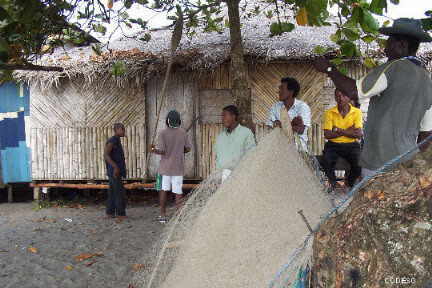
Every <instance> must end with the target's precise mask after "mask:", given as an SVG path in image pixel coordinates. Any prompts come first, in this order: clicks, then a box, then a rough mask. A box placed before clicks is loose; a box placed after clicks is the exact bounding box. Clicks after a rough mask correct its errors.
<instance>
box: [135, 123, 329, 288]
mask: <svg viewBox="0 0 432 288" xmlns="http://www.w3.org/2000/svg"><path fill="white" fill-rule="evenodd" d="M289 139H293V137H292V132H291V131H289V130H285V131H283V130H281V129H275V130H273V131H272V132H271V133H269V134H268V135H267V136H265V137H264V138H263V139H262V140H261V142H260V143H259V145H258V146H257V147H256V148H255V149H254V150H252V151H250V152H249V153H248V154H247V155H246V156H245V157H244V158H243V159H242V161H241V162H240V164H239V165H238V167H237V168H236V169H235V170H234V171H233V173H232V174H231V176H230V178H229V179H228V180H227V181H226V182H224V183H223V185H221V183H220V181H221V180H220V179H221V173H215V174H212V175H210V177H208V179H206V180H205V181H204V182H203V183H202V184H201V185H200V186H199V187H198V188H197V189H196V190H195V191H193V193H192V194H191V196H190V197H189V199H188V200H187V201H186V203H185V206H184V207H183V209H181V210H180V211H179V212H178V213H177V214H176V216H175V217H174V218H173V219H172V220H171V221H170V223H169V225H168V226H167V227H166V233H165V235H164V237H163V238H162V240H161V241H160V242H159V243H158V244H157V246H156V247H155V255H157V257H155V258H154V260H153V261H152V263H149V264H150V265H148V270H147V271H141V272H140V273H138V274H136V275H135V279H134V283H135V285H136V287H145V288H153V287H154V288H156V287H157V288H168V287H176V288H202V287H211V288H222V287H223V288H226V287H248V288H250V287H269V286H270V287H296V288H298V287H307V286H301V285H306V284H305V283H306V282H305V281H306V279H307V278H308V277H309V276H308V275H310V273H309V272H308V271H309V270H310V260H311V259H310V258H311V254H312V252H311V251H312V250H311V245H312V243H311V242H312V241H310V237H309V238H308V239H309V240H305V236H307V235H308V234H309V230H308V227H307V225H308V224H309V225H311V226H312V227H314V226H315V225H317V223H319V221H320V219H321V218H320V217H321V215H324V214H325V213H326V212H328V211H329V210H330V209H331V204H330V201H329V199H328V195H327V194H326V193H325V192H324V191H323V190H324V189H323V185H321V184H320V181H319V178H318V177H317V174H316V173H315V171H313V169H311V167H310V166H309V165H311V163H308V162H306V161H305V159H304V156H302V155H301V154H299V153H298V152H297V149H296V147H295V144H294V141H293V140H291V141H290V140H289ZM299 212H301V213H302V214H303V215H305V218H306V222H308V224H306V223H305V220H303V219H302V217H301V216H300V215H299ZM303 241H305V242H303ZM292 251H296V253H294V254H292ZM289 255H291V258H289V259H288V257H289ZM288 262H290V265H287V263H288ZM146 263H148V259H146ZM281 267H282V268H281ZM277 271H279V272H278V273H277V274H276V272H277ZM272 279H273V280H272Z"/></svg>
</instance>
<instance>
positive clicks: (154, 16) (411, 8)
mask: <svg viewBox="0 0 432 288" xmlns="http://www.w3.org/2000/svg"><path fill="white" fill-rule="evenodd" d="M119 2H121V1H118V2H117V3H115V4H114V5H115V6H114V8H116V6H118V5H122V4H121V3H119ZM389 2H390V1H389ZM427 10H432V0H400V4H399V5H394V4H391V3H390V6H389V7H388V11H387V14H386V15H385V17H379V20H380V22H381V23H382V22H384V21H385V20H392V19H397V18H401V17H408V18H424V17H425V14H424V13H425V11H427ZM128 13H129V14H130V16H131V17H141V18H143V19H144V20H145V21H148V26H149V27H150V28H160V27H164V26H167V25H169V24H171V23H172V22H171V21H170V20H168V19H166V15H162V14H158V13H155V12H151V11H149V10H147V9H143V8H140V7H139V6H137V5H134V6H133V7H132V9H130V10H129V11H128ZM113 28H114V27H108V33H107V35H109V34H110V32H111V31H112V29H113ZM128 30H129V31H128V32H125V33H126V34H127V35H132V34H134V33H136V32H138V30H136V29H133V30H130V29H128ZM92 34H93V33H92ZM121 35H122V33H121V32H120V31H118V32H117V33H115V34H114V35H113V38H112V39H115V38H117V37H120V36H121ZM94 36H95V37H97V38H98V39H100V40H102V42H104V39H103V38H104V37H101V36H100V34H94Z"/></svg>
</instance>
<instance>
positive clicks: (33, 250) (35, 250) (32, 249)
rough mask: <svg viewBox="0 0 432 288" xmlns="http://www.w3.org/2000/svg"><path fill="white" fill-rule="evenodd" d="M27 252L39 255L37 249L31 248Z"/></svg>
mask: <svg viewBox="0 0 432 288" xmlns="http://www.w3.org/2000/svg"><path fill="white" fill-rule="evenodd" d="M27 250H28V251H29V252H31V253H34V254H36V253H38V249H37V248H35V247H29V248H28V249H27Z"/></svg>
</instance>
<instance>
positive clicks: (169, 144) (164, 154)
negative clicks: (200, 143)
mask: <svg viewBox="0 0 432 288" xmlns="http://www.w3.org/2000/svg"><path fill="white" fill-rule="evenodd" d="M166 124H167V128H166V129H164V130H162V132H160V134H159V138H158V145H157V148H156V147H154V146H152V147H151V151H152V152H153V153H155V154H158V155H161V159H160V163H159V169H158V173H159V174H160V175H162V189H161V191H159V202H160V216H159V219H158V220H159V222H161V223H166V222H167V221H168V220H167V217H166V202H167V192H168V191H172V192H173V193H174V194H175V196H176V206H177V209H179V208H180V207H181V205H182V204H183V189H182V186H183V175H184V153H188V152H189V151H190V150H191V145H190V142H189V139H188V136H187V133H186V131H185V130H184V129H182V128H180V125H181V119H180V114H179V113H178V112H177V111H175V110H172V111H170V112H169V113H168V116H167V119H166Z"/></svg>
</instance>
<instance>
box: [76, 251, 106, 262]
mask: <svg viewBox="0 0 432 288" xmlns="http://www.w3.org/2000/svg"><path fill="white" fill-rule="evenodd" d="M97 256H103V254H102V253H83V254H80V255H78V256H75V257H74V259H75V261H77V262H82V261H84V260H86V259H90V258H93V257H97Z"/></svg>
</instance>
